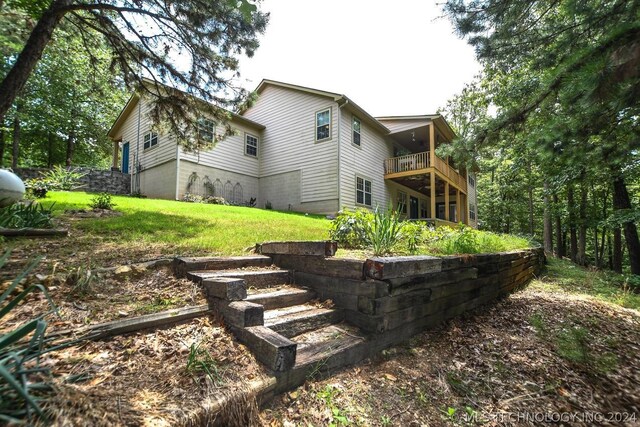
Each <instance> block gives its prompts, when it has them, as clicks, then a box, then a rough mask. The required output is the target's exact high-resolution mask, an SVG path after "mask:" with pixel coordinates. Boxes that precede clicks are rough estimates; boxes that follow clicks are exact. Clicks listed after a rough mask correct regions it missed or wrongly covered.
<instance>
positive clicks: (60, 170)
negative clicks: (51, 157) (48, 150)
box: [42, 165, 86, 191]
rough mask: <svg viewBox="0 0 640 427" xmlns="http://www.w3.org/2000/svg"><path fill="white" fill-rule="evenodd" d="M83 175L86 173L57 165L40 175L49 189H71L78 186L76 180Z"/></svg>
mask: <svg viewBox="0 0 640 427" xmlns="http://www.w3.org/2000/svg"><path fill="white" fill-rule="evenodd" d="M85 175H86V173H82V172H78V171H77V170H74V169H66V168H64V167H63V166H60V165H58V166H55V167H54V168H53V169H51V170H49V171H47V172H45V173H43V174H42V177H43V179H44V180H45V181H46V182H47V183H48V186H49V187H48V189H49V190H62V191H71V190H75V189H76V188H79V187H80V186H79V185H78V181H80V180H81V179H82V178H83V177H84V176H85Z"/></svg>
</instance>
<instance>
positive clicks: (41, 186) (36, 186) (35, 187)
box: [24, 178, 51, 199]
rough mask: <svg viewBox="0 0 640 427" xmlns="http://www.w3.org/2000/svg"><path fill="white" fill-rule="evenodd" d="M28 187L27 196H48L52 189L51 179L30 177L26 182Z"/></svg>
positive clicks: (40, 197)
mask: <svg viewBox="0 0 640 427" xmlns="http://www.w3.org/2000/svg"><path fill="white" fill-rule="evenodd" d="M24 185H25V187H26V189H27V196H28V197H29V196H31V197H33V198H34V199H43V198H45V197H47V193H48V192H49V190H50V187H51V186H50V185H49V181H47V180H45V179H42V178H33V179H28V180H26V181H25V183H24Z"/></svg>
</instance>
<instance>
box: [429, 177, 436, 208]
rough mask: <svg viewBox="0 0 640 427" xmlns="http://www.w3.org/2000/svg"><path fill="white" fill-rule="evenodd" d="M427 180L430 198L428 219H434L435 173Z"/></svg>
mask: <svg viewBox="0 0 640 427" xmlns="http://www.w3.org/2000/svg"><path fill="white" fill-rule="evenodd" d="M429 179H430V180H431V187H430V190H431V197H430V200H429V202H430V205H431V213H430V215H429V216H430V218H433V219H434V220H435V219H436V173H435V172H431V173H430V174H429Z"/></svg>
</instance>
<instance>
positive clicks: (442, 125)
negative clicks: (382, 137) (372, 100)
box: [376, 114, 456, 139]
mask: <svg viewBox="0 0 640 427" xmlns="http://www.w3.org/2000/svg"><path fill="white" fill-rule="evenodd" d="M376 120H379V121H381V122H383V123H384V122H390V123H389V124H388V125H387V126H388V127H389V128H390V129H391V134H394V133H396V132H402V131H403V130H406V129H404V128H402V126H401V123H402V122H414V123H415V122H422V121H423V122H424V123H425V125H426V124H429V123H431V122H433V123H434V124H435V125H436V127H437V128H438V130H440V132H442V133H444V134H445V135H446V136H447V137H449V138H451V139H453V138H454V137H455V136H456V133H455V132H454V130H453V129H452V128H451V126H450V125H449V123H448V122H447V120H446V119H445V118H444V116H443V115H442V114H424V115H418V116H386V117H376ZM396 124H397V125H396Z"/></svg>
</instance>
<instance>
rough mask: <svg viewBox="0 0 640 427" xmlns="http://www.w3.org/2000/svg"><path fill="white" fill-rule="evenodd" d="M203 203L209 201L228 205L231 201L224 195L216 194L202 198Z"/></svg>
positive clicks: (212, 203)
mask: <svg viewBox="0 0 640 427" xmlns="http://www.w3.org/2000/svg"><path fill="white" fill-rule="evenodd" d="M202 202H203V203H208V204H210V205H228V204H229V203H228V202H227V201H226V200H225V199H224V197H215V196H206V197H204V198H203V199H202Z"/></svg>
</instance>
